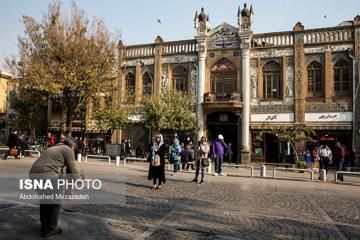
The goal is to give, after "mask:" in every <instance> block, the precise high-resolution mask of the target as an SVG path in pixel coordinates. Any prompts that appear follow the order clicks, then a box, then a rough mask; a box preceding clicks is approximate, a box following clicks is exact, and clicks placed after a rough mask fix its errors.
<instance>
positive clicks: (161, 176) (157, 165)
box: [148, 134, 166, 189]
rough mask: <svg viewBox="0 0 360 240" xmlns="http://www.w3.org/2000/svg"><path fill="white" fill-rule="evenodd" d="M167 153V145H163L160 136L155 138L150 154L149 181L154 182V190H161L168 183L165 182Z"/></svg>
mask: <svg viewBox="0 0 360 240" xmlns="http://www.w3.org/2000/svg"><path fill="white" fill-rule="evenodd" d="M165 152H166V144H164V143H163V141H162V137H161V135H160V134H157V135H156V136H155V141H154V143H153V145H152V146H151V149H150V154H149V159H148V160H149V162H150V165H149V173H148V179H149V180H153V186H152V187H151V188H152V189H160V188H161V187H162V185H163V184H164V183H165V182H166V180H165Z"/></svg>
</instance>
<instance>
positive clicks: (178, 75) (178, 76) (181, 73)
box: [172, 65, 188, 92]
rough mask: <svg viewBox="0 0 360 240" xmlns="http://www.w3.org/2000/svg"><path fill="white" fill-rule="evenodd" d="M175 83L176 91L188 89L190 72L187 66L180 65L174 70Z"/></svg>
mask: <svg viewBox="0 0 360 240" xmlns="http://www.w3.org/2000/svg"><path fill="white" fill-rule="evenodd" d="M172 78H173V84H174V89H175V90H176V91H182V92H185V91H186V89H187V79H188V72H187V70H186V68H185V67H183V66H181V65H179V66H177V67H175V69H174V70H173V76H172Z"/></svg>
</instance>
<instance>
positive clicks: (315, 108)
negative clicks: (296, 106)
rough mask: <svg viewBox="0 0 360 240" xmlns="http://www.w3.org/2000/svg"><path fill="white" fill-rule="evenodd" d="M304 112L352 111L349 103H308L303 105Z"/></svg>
mask: <svg viewBox="0 0 360 240" xmlns="http://www.w3.org/2000/svg"><path fill="white" fill-rule="evenodd" d="M305 111H306V112H343V111H352V104H351V103H337V104H310V105H306V106H305Z"/></svg>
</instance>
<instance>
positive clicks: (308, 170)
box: [273, 167, 314, 180]
mask: <svg viewBox="0 0 360 240" xmlns="http://www.w3.org/2000/svg"><path fill="white" fill-rule="evenodd" d="M277 170H279V171H293V172H294V171H297V172H300V171H302V172H309V173H310V175H311V176H310V179H311V180H314V171H313V170H311V169H302V168H284V167H275V168H274V169H273V178H276V171H277Z"/></svg>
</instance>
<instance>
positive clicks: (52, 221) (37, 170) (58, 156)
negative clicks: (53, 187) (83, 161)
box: [30, 138, 79, 237]
mask: <svg viewBox="0 0 360 240" xmlns="http://www.w3.org/2000/svg"><path fill="white" fill-rule="evenodd" d="M75 148H76V142H75V141H74V140H73V139H70V138H66V139H65V140H64V141H63V142H62V143H58V144H56V145H54V146H53V147H51V148H48V149H46V150H45V151H44V152H43V153H42V154H41V156H40V157H39V158H38V159H37V160H36V161H35V162H34V164H33V165H32V167H31V169H30V177H32V178H34V176H41V177H40V178H46V179H51V180H54V179H58V178H59V176H61V175H62V173H63V171H64V168H65V167H66V173H69V174H73V175H75V176H76V178H78V177H79V171H78V169H77V168H76V166H75V154H74V149H75ZM35 178H36V177H35ZM59 212H60V203H59V202H55V203H53V202H49V201H45V202H41V201H40V222H41V231H42V233H43V236H44V237H49V236H55V235H59V234H61V231H62V230H61V229H60V228H56V226H57V222H58V218H59Z"/></svg>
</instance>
